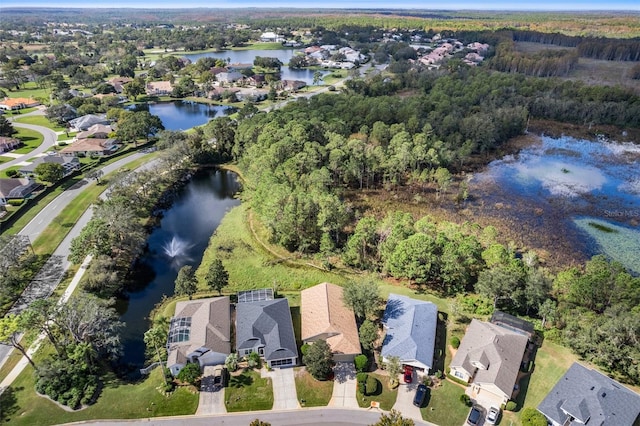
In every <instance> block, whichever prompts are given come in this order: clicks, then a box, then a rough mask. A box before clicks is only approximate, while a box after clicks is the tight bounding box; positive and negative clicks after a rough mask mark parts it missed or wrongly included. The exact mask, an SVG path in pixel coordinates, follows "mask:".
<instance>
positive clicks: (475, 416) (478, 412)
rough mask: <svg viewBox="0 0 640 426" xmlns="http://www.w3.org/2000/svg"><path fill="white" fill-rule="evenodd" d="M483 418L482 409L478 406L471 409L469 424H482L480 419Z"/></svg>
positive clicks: (468, 418)
mask: <svg viewBox="0 0 640 426" xmlns="http://www.w3.org/2000/svg"><path fill="white" fill-rule="evenodd" d="M481 418H482V409H481V408H480V407H478V406H477V405H474V406H473V407H471V411H469V415H468V416H467V424H468V425H471V426H476V425H478V424H479V423H480V419H481Z"/></svg>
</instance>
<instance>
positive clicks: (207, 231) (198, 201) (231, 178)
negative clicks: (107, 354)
mask: <svg viewBox="0 0 640 426" xmlns="http://www.w3.org/2000/svg"><path fill="white" fill-rule="evenodd" d="M237 191H238V183H237V180H236V175H235V174H234V173H231V172H226V171H221V170H216V171H206V172H202V173H199V174H196V176H194V177H193V178H192V179H191V180H190V181H189V182H188V183H187V184H186V185H185V187H184V188H182V190H181V191H180V193H179V194H178V196H177V197H176V199H175V201H174V203H173V204H172V206H171V207H170V208H169V209H167V210H166V211H164V213H163V217H162V220H161V221H160V225H159V226H158V227H157V228H155V229H154V230H153V232H152V233H151V234H150V235H149V238H148V239H147V244H148V252H147V253H145V255H144V256H143V257H142V258H141V259H140V260H139V262H138V264H137V266H136V270H135V276H136V278H137V280H136V284H137V288H135V289H131V290H129V291H128V293H127V298H126V299H124V300H120V301H119V303H118V311H119V312H120V314H121V317H120V319H121V321H124V322H125V323H126V327H125V329H124V331H123V333H122V335H121V339H122V343H123V346H124V355H123V356H122V358H121V361H122V363H124V364H126V365H128V366H132V367H135V368H140V367H142V366H143V363H144V360H145V356H144V351H145V345H144V341H143V334H144V332H145V331H147V330H148V329H149V322H148V320H147V317H148V316H149V313H150V312H151V310H152V309H153V308H154V307H155V305H156V304H157V303H158V302H160V301H161V300H162V298H163V296H164V295H166V296H172V295H173V293H174V281H175V279H176V277H177V275H178V270H179V269H180V268H181V267H182V266H184V265H191V266H193V267H194V268H197V267H198V266H199V265H200V261H201V260H202V255H203V253H204V251H205V249H206V248H207V245H208V243H209V238H210V237H211V235H212V234H213V232H214V231H215V229H216V228H217V227H218V225H219V224H220V221H221V220H222V218H223V217H224V215H225V214H226V213H227V211H228V210H229V209H231V208H232V207H234V206H236V205H238V204H240V201H239V200H238V199H235V198H233V196H234V194H235V193H236V192H237Z"/></svg>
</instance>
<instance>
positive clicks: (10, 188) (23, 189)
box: [0, 178, 40, 204]
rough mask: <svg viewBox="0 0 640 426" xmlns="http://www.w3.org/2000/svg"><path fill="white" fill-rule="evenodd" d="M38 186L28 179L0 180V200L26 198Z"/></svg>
mask: <svg viewBox="0 0 640 426" xmlns="http://www.w3.org/2000/svg"><path fill="white" fill-rule="evenodd" d="M39 186H40V185H39V184H37V183H36V182H35V181H34V180H33V179H30V178H0V200H12V199H19V198H26V197H28V196H29V195H30V194H31V193H32V192H33V191H35V190H36V189H38V187H39ZM2 204H4V201H3V202H2Z"/></svg>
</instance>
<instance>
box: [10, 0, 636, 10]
mask: <svg viewBox="0 0 640 426" xmlns="http://www.w3.org/2000/svg"><path fill="white" fill-rule="evenodd" d="M2 3H3V4H2V6H0V10H2V9H35V8H38V9H129V10H132V9H154V10H162V9H165V10H180V9H182V10H185V9H248V8H251V9H282V8H287V9H296V10H308V9H312V10H325V9H356V10H357V9H360V10H376V9H385V10H416V11H417V10H424V11H478V12H603V11H610V12H638V11H640V2H638V1H636V0H614V1H612V2H602V1H600V0H587V1H580V0H565V1H561V2H558V1H553V0H539V1H532V0H527V1H524V2H519V3H516V4H515V5H514V2H512V1H508V0H496V1H493V2H478V1H473V0H458V1H457V2H453V3H448V4H447V5H446V7H444V8H443V7H442V6H443V5H442V4H440V3H438V2H433V4H432V5H429V4H425V3H424V2H422V1H419V0H401V1H400V2H387V1H381V0H367V1H364V0H348V1H347V2H344V1H336V0H334V1H333V2H332V1H329V2H324V3H323V6H322V7H318V6H311V5H309V6H300V2H299V1H293V0H284V1H279V2H260V1H258V0H218V1H216V2H215V4H211V3H208V2H206V3H205V2H202V1H194V0H187V1H185V2H182V3H176V2H175V1H171V0H156V1H149V0H134V1H122V0H116V1H111V2H107V1H104V0H99V1H96V2H94V3H92V4H87V2H86V1H81V0H63V1H61V2H60V3H58V4H57V5H56V6H51V3H50V2H46V1H41V0H5V1H3V2H2ZM389 4H391V5H389Z"/></svg>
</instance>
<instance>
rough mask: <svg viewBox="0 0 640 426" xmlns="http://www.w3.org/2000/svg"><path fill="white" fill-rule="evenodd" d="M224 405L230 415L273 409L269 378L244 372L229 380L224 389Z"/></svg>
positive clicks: (256, 373) (251, 371)
mask: <svg viewBox="0 0 640 426" xmlns="http://www.w3.org/2000/svg"><path fill="white" fill-rule="evenodd" d="M224 397H225V405H226V406H227V411H229V412H230V413H232V412H236V411H256V410H270V409H271V407H273V387H272V386H271V379H270V378H268V377H267V378H262V377H260V373H259V372H256V371H253V370H245V371H243V372H242V374H240V375H233V376H231V378H230V379H229V386H228V387H227V388H226V389H225V395H224Z"/></svg>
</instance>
